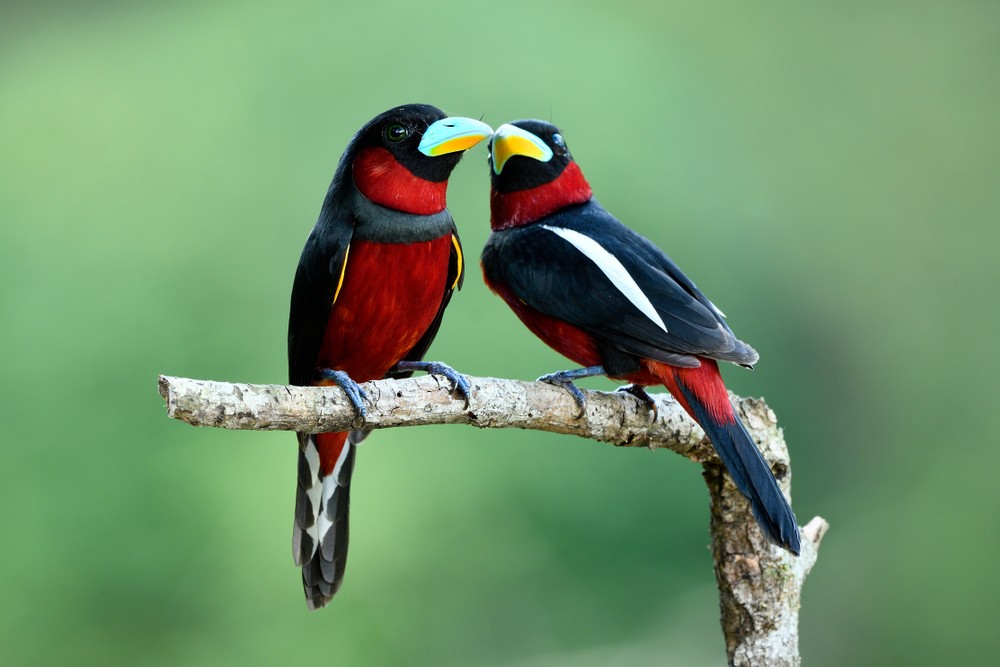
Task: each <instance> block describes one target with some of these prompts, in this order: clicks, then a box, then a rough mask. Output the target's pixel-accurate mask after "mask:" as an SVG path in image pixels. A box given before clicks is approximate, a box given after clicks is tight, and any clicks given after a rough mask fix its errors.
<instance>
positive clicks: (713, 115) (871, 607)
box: [0, 0, 1000, 666]
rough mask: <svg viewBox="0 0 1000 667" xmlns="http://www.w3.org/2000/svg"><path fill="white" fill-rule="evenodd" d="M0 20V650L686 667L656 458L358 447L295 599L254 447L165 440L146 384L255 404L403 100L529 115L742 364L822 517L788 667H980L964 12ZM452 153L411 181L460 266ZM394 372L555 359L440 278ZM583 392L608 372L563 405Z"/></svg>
mask: <svg viewBox="0 0 1000 667" xmlns="http://www.w3.org/2000/svg"><path fill="white" fill-rule="evenodd" d="M3 13H4V19H3V20H2V21H0V304H2V305H0V308H2V311H0V312H2V313H3V322H2V327H0V350H2V351H3V363H2V366H0V368H2V375H3V382H2V383H0V415H2V419H0V437H2V447H0V541H2V544H3V547H2V550H0V554H2V555H0V662H2V663H3V664H5V665H32V664H37V665H41V664H75V665H91V664H101V665H104V664H141V665H177V664H192V665H195V664H206V665H208V664H212V665H228V664H233V665H235V664H269V663H271V664H274V663H279V662H280V663H281V664H305V663H307V662H308V663H316V662H317V661H319V662H329V663H331V664H332V663H336V664H341V665H390V664H391V665H497V666H499V665H530V666H548V665H661V664H677V665H719V664H723V663H724V660H725V657H724V656H725V654H724V648H723V642H722V638H721V633H720V631H719V628H718V623H717V617H718V609H717V604H718V603H717V598H716V592H715V584H714V578H713V574H712V567H711V556H710V553H709V550H708V541H709V536H708V528H707V520H708V511H707V504H708V501H707V493H706V490H705V488H704V486H703V483H702V480H701V477H700V475H699V470H698V468H697V467H696V466H694V465H692V464H690V463H689V462H687V461H685V460H683V459H681V458H680V457H677V456H674V455H672V454H669V453H664V452H655V453H654V452H649V451H644V450H636V451H632V450H618V449H615V448H612V447H608V446H605V445H598V444H595V443H588V442H586V441H583V440H576V439H573V438H569V437H557V436H550V435H546V434H537V433H522V432H516V433H515V432H499V431H479V430H476V429H472V428H465V427H441V428H422V429H409V430H399V431H392V432H380V433H377V434H376V435H375V436H374V437H372V438H371V439H370V440H369V441H368V443H367V444H366V445H365V446H364V448H363V449H362V451H361V452H360V453H359V456H358V466H357V470H356V476H355V484H354V489H353V491H352V495H353V501H354V502H353V513H354V521H353V522H352V524H353V525H352V529H353V534H352V547H351V548H352V552H351V561H350V566H349V568H348V575H347V580H346V585H345V587H344V589H343V591H342V592H341V594H340V595H339V596H338V597H337V599H336V600H335V601H334V603H333V604H332V605H331V606H330V607H329V608H327V609H325V610H323V611H322V612H319V613H315V614H310V613H308V612H307V611H306V607H305V604H304V600H303V597H302V592H301V590H300V584H299V574H298V571H297V570H296V569H295V568H294V567H293V565H292V562H291V549H290V539H291V526H292V504H293V495H294V493H293V492H294V484H295V482H294V475H295V454H294V446H295V445H294V437H293V436H291V435H290V434H287V433H249V432H239V433H232V432H224V431H220V430H209V429H206V430H199V429H194V428H191V427H188V426H186V425H183V424H181V423H178V422H173V421H170V420H168V419H167V418H166V417H165V413H164V409H163V403H162V400H161V399H160V397H159V396H158V394H157V391H156V377H157V374H159V373H167V374H173V375H187V376H192V377H199V378H212V379H225V380H233V381H246V382H282V381H283V380H284V378H285V359H284V349H285V340H284V339H285V326H286V317H287V300H288V294H289V289H290V285H291V278H292V272H293V270H294V266H295V263H296V261H297V258H298V254H299V252H300V249H301V246H302V243H303V241H304V240H305V237H306V235H307V234H308V232H309V229H310V228H311V226H312V224H313V222H314V220H315V218H316V214H317V212H318V209H319V204H320V202H321V199H322V196H323V194H324V192H325V189H326V187H327V184H328V182H329V179H330V177H331V175H332V174H333V170H334V168H335V166H336V164H337V160H338V158H339V155H340V153H341V151H342V150H343V148H344V146H345V144H346V143H347V141H348V140H349V138H350V137H351V135H352V134H353V132H354V131H355V130H356V129H357V128H358V127H360V126H361V124H362V123H364V122H365V121H366V120H368V119H369V118H370V117H372V116H374V115H375V114H377V113H379V112H381V111H383V110H384V109H386V108H388V107H390V106H393V105H395V104H399V103H404V102H411V101H427V102H432V103H434V104H437V105H438V106H441V107H442V108H444V109H446V110H447V111H449V112H451V113H454V114H461V115H469V116H475V117H479V116H482V117H483V118H484V120H486V121H487V122H489V123H491V124H493V125H494V126H496V125H499V124H500V123H502V122H504V121H507V120H512V119H515V118H521V117H540V118H544V119H549V120H552V121H554V122H555V123H557V124H559V125H560V126H561V127H562V129H563V130H564V133H565V135H566V137H567V140H568V142H569V145H570V147H571V149H572V150H573V152H574V154H575V156H576V157H577V159H578V160H579V161H580V163H581V164H582V166H583V168H584V171H585V173H586V174H587V176H588V177H589V180H590V181H591V183H592V185H593V186H594V188H595V190H596V192H597V193H598V195H599V197H600V199H601V200H602V202H603V203H604V204H605V205H606V206H608V208H609V209H610V210H612V211H614V212H615V213H616V214H617V215H618V216H619V217H620V218H621V219H622V220H624V221H626V222H627V223H628V224H630V225H632V226H633V227H635V228H636V229H638V230H640V231H641V232H642V233H644V234H645V235H647V236H649V237H650V238H652V239H653V240H654V241H656V242H657V243H659V244H660V245H661V246H663V247H664V248H666V249H667V250H668V251H669V252H670V253H671V254H672V256H673V257H674V259H675V260H677V261H678V263H679V264H680V265H681V266H682V267H684V268H685V270H686V271H687V272H688V273H689V274H690V275H691V276H692V277H693V278H694V279H695V280H696V281H697V282H698V283H699V286H700V287H702V288H703V289H704V290H705V291H706V292H707V293H708V294H709V295H711V297H712V299H713V300H714V301H715V302H716V303H717V304H719V306H720V307H721V308H722V309H723V310H725V311H726V312H727V314H728V315H729V321H730V323H731V324H732V326H733V328H734V329H735V330H736V332H737V333H738V334H739V335H740V336H741V337H742V338H744V339H746V340H747V341H749V342H750V343H752V344H753V345H754V346H756V348H757V349H758V350H759V351H760V352H761V358H762V361H761V363H760V364H759V366H758V367H757V370H755V371H754V372H753V373H749V372H746V371H742V370H740V369H738V368H735V367H732V368H730V369H728V370H727V371H726V373H727V380H728V383H729V385H730V387H731V388H732V389H733V390H734V391H736V392H738V393H741V394H747V395H758V396H764V397H766V399H767V401H768V402H769V404H770V405H771V406H772V407H773V408H774V409H775V411H776V412H777V414H778V416H779V420H780V422H781V423H782V425H783V426H784V428H785V433H786V437H787V440H788V442H789V445H790V448H791V452H792V457H793V470H794V498H795V508H796V511H797V514H798V516H799V519H800V521H801V522H802V523H805V522H806V521H807V520H808V519H809V518H810V517H812V516H814V515H817V514H818V515H822V516H824V517H825V518H826V519H828V520H829V521H830V523H831V525H832V529H831V531H830V533H829V534H828V535H827V538H826V540H825V542H824V544H823V548H822V551H821V554H820V560H819V563H818V565H817V567H816V568H815V570H814V571H813V574H812V575H811V577H810V578H809V579H808V581H807V583H806V587H805V590H804V597H803V609H802V616H801V650H802V654H803V657H804V659H805V660H806V663H807V664H812V665H857V664H872V665H876V664H907V665H919V664H927V665H939V664H963V665H971V664H988V663H991V662H993V661H994V660H995V637H994V636H993V635H994V634H995V631H994V625H995V622H996V619H997V618H998V614H1000V605H998V602H997V600H998V599H1000V573H998V568H997V564H996V563H997V558H998V556H1000V544H998V538H997V532H998V524H1000V519H998V516H997V507H998V501H1000V491H998V483H997V470H998V468H1000V453H998V447H997V442H996V428H995V423H996V422H995V419H994V418H993V414H994V413H995V412H996V410H997V408H996V399H995V397H994V392H993V382H994V379H995V378H996V377H997V367H996V366H997V363H996V358H997V354H996V352H995V350H996V341H995V336H996V330H997V325H998V323H1000V319H998V314H997V311H998V309H997V287H998V285H1000V275H998V270H997V260H996V255H997V250H998V248H1000V236H998V234H997V231H996V227H997V224H996V223H997V210H998V208H1000V157H998V156H1000V134H998V118H1000V77H998V76H997V72H998V68H1000V57H998V56H1000V4H997V3H989V2H972V1H958V2H949V3H935V2H922V1H917V2H912V1H908V2H887V1H881V2H838V3H802V2H791V1H784V0H779V1H776V2H766V3H765V2H722V3H678V2H658V3H657V2H631V1H628V0H622V1H619V2H614V3H608V2H598V1H581V0H575V1H574V2H568V1H557V2H553V3H547V4H546V3H538V2H524V1H523V0H511V1H509V2H505V3H502V4H500V3H482V4H480V3H474V2H465V3H459V2H454V3H443V2H432V1H426V2H423V3H399V2H379V1H376V0H372V1H370V2H366V3H360V2H357V3H347V2H319V1H315V0H313V1H310V0H290V1H289V2H285V3H280V8H279V3H267V2H232V1H228V0H209V1H208V2H175V3H128V2H111V1H107V2H87V3H71V2H48V3H37V2H32V3H29V2H13V3H10V2H8V3H6V5H5V7H4V10H3ZM486 169H487V167H486V153H485V149H484V148H483V147H479V148H477V149H475V150H474V151H472V152H471V153H470V155H469V156H468V157H467V158H466V160H465V161H464V162H463V164H461V165H460V167H459V169H458V170H457V172H456V174H455V176H454V178H453V179H452V185H451V189H450V195H449V200H450V204H451V209H452V212H453V213H454V215H455V218H456V219H457V220H458V222H459V226H460V230H461V232H462V235H463V239H464V242H465V245H466V248H467V252H468V254H469V256H470V258H474V257H476V256H477V255H478V252H479V249H480V248H481V247H482V244H483V243H484V241H485V238H486V236H487V233H488V225H487V215H488V213H487V208H488V206H487V192H488V178H487V171H486ZM452 304H453V305H452V307H451V308H450V311H449V313H448V316H447V318H446V320H445V324H444V327H443V329H442V331H441V334H440V336H439V338H438V340H437V342H436V343H435V345H434V347H433V348H432V354H431V356H432V357H433V358H439V359H442V360H446V361H448V362H449V363H451V364H452V365H454V366H455V367H457V368H459V369H461V370H463V371H466V372H468V373H473V374H478V375H498V376H505V377H514V378H533V377H536V376H538V375H540V374H542V373H545V372H550V371H553V370H557V369H559V368H563V367H565V366H566V364H565V362H564V361H563V360H562V359H560V358H559V357H558V356H557V355H556V354H555V353H553V352H551V351H549V350H547V349H546V348H544V347H543V346H542V345H541V344H540V343H539V342H537V341H536V340H535V339H534V338H533V337H532V336H531V335H530V334H529V333H528V332H527V330H525V329H523V328H522V327H521V325H520V324H519V323H518V322H517V321H516V319H515V318H514V316H513V315H512V314H510V313H509V312H508V311H507V309H506V307H505V306H504V305H503V304H502V302H501V301H500V300H499V299H497V298H495V297H494V296H492V295H491V294H489V293H488V292H487V290H486V289H485V288H484V287H483V285H482V282H481V279H480V276H479V273H478V271H477V270H476V269H475V266H474V263H473V266H472V267H471V270H470V272H469V276H468V279H467V282H466V287H465V290H464V291H463V292H462V293H461V294H460V295H459V296H458V297H457V298H456V299H454V300H453V302H452ZM589 386H591V387H598V388H601V387H606V388H610V387H612V386H613V385H612V384H610V383H602V382H600V381H597V382H593V383H591V384H590V385H589Z"/></svg>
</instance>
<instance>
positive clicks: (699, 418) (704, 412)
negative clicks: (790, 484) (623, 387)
mask: <svg viewBox="0 0 1000 667" xmlns="http://www.w3.org/2000/svg"><path fill="white" fill-rule="evenodd" d="M699 360H700V361H701V366H700V367H699V368H678V367H676V366H668V365H667V364H660V363H655V364H653V366H654V368H653V369H651V370H654V372H655V373H656V375H658V376H660V377H661V378H662V379H663V381H664V385H666V387H667V389H669V390H670V393H671V394H673V395H674V398H676V399H677V400H678V401H679V402H680V404H681V405H682V406H683V407H684V409H685V410H687V412H688V414H689V415H691V417H692V418H693V419H694V420H695V421H696V422H698V424H700V425H701V427H702V428H703V429H704V430H705V433H706V434H707V435H708V438H709V440H711V441H712V444H713V445H714V446H715V451H716V452H718V454H719V458H721V459H722V463H723V464H724V465H725V466H726V470H727V471H728V472H729V474H730V476H731V477H732V478H733V481H734V482H735V483H736V487H737V488H738V489H739V490H740V492H742V493H743V495H744V496H746V497H747V499H748V500H749V501H750V508H751V510H752V511H753V515H754V517H755V518H756V519H757V524H758V525H759V526H760V529H761V531H762V532H763V533H764V536H765V537H766V538H767V539H768V540H770V541H771V542H773V543H774V544H777V545H778V546H780V547H784V548H785V549H788V550H789V551H791V552H792V553H793V554H796V555H798V553H799V546H800V540H799V526H798V523H797V522H796V521H795V514H794V513H793V512H792V508H791V506H789V504H788V501H787V500H785V495H784V494H783V493H782V492H781V489H780V488H778V483H777V482H776V481H775V479H774V475H773V474H772V473H771V468H770V466H768V465H767V462H766V461H765V460H764V457H763V456H761V453H760V451H758V449H757V447H756V445H754V442H753V439H752V438H751V437H750V434H749V433H747V431H746V428H745V427H744V426H743V423H742V422H740V420H739V418H738V417H737V416H736V414H735V413H734V412H733V408H732V405H730V403H729V394H728V392H727V391H726V386H725V385H724V384H723V383H722V376H721V375H720V374H719V367H718V365H717V364H716V363H715V361H714V360H712V359H706V358H704V357H699Z"/></svg>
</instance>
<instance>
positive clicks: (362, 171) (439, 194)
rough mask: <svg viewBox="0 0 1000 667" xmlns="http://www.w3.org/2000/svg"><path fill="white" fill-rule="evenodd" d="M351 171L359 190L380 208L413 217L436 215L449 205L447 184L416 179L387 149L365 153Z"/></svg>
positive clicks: (355, 161) (376, 149) (369, 150)
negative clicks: (383, 207) (446, 197)
mask: <svg viewBox="0 0 1000 667" xmlns="http://www.w3.org/2000/svg"><path fill="white" fill-rule="evenodd" d="M352 168H353V172H354V184H355V185H356V186H358V190H360V191H361V194H363V195H364V196H365V198H366V199H368V200H369V201H372V202H374V203H376V204H378V205H379V206H385V207H386V208H391V209H394V210H396V211H402V212H403V213H412V214H414V215H433V214H434V213H440V212H441V211H443V210H444V209H445V206H447V202H446V200H445V196H446V193H447V190H448V181H441V182H440V183H435V182H433V181H428V180H425V179H423V178H420V177H419V176H414V175H413V173H412V172H411V171H410V170H409V169H407V168H406V167H405V166H404V165H402V164H400V162H399V161H398V160H397V159H396V158H395V156H394V155H393V154H392V153H390V152H389V151H388V150H386V149H384V148H366V149H364V150H362V151H361V152H360V153H358V156H357V157H356V158H354V164H353V165H352Z"/></svg>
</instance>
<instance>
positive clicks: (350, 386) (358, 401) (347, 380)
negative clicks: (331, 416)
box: [319, 368, 368, 418]
mask: <svg viewBox="0 0 1000 667" xmlns="http://www.w3.org/2000/svg"><path fill="white" fill-rule="evenodd" d="M319 376H320V377H321V378H323V379H324V380H331V381H333V383H334V384H336V385H337V386H338V387H340V388H341V389H343V390H344V394H346V395H347V400H349V401H350V402H351V405H353V406H354V410H355V411H356V412H357V413H358V416H359V417H362V418H364V417H366V416H367V415H368V408H366V407H365V404H364V402H363V401H366V400H368V392H366V391H365V390H364V389H362V388H361V386H360V385H359V384H358V383H357V382H355V381H354V380H352V379H351V377H350V376H349V375H348V374H347V373H345V372H344V371H335V370H333V369H332V368H323V369H320V372H319Z"/></svg>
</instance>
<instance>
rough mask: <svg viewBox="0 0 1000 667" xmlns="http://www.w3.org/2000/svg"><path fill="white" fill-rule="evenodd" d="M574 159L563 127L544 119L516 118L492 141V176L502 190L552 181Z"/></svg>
mask: <svg viewBox="0 0 1000 667" xmlns="http://www.w3.org/2000/svg"><path fill="white" fill-rule="evenodd" d="M572 161H573V156H572V155H570V153H569V148H567V146H566V140H565V139H563V136H562V133H561V132H560V131H559V128H558V127H556V126H555V125H553V124H552V123H546V122H545V121H543V120H515V121H514V122H512V123H505V124H504V125H501V126H500V127H499V128H497V131H496V133H494V135H493V138H492V139H491V140H490V176H491V179H492V182H493V188H494V189H495V190H497V191H498V192H516V191H518V190H527V189H529V188H534V187H538V186H539V185H544V184H546V183H550V182H552V181H554V180H555V179H557V178H559V176H560V175H561V174H562V173H563V171H565V169H566V167H567V166H569V164H570V163H571V162H572Z"/></svg>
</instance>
